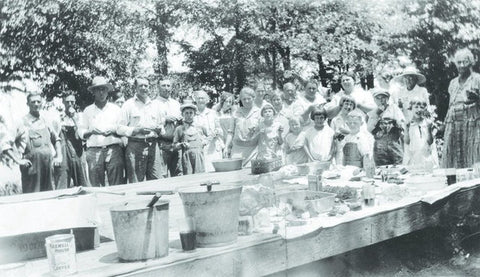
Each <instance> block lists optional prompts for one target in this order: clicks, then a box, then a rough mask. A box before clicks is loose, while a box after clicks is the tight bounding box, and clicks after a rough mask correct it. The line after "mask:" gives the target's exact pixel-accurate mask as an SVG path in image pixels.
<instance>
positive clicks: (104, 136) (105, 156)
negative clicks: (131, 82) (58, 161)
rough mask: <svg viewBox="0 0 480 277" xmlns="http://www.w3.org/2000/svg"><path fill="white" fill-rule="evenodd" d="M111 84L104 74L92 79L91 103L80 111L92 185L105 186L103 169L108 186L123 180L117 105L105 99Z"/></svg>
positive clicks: (79, 130)
mask: <svg viewBox="0 0 480 277" xmlns="http://www.w3.org/2000/svg"><path fill="white" fill-rule="evenodd" d="M112 90H113V86H112V85H111V84H110V83H109V82H108V81H107V79H105V78H104V77H101V76H97V77H95V78H93V81H92V85H91V86H89V87H88V91H90V92H91V93H93V94H94V97H95V99H94V103H93V104H91V105H90V106H88V107H86V108H85V110H84V111H83V116H82V119H81V120H80V125H79V127H78V135H79V136H80V138H82V139H85V140H87V152H86V159H87V164H88V175H89V179H90V184H91V185H92V186H105V172H106V173H107V178H108V184H109V185H110V186H113V185H119V184H123V183H125V181H124V167H125V166H124V161H123V149H122V146H121V145H122V139H121V137H120V136H118V135H117V132H116V130H117V126H118V125H119V119H120V108H119V107H118V106H117V105H115V104H113V103H110V102H108V94H109V92H111V91H112Z"/></svg>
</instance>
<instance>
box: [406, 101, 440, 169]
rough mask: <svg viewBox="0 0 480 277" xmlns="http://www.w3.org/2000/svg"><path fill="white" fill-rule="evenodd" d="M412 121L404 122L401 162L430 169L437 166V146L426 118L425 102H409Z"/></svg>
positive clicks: (429, 122) (418, 167)
mask: <svg viewBox="0 0 480 277" xmlns="http://www.w3.org/2000/svg"><path fill="white" fill-rule="evenodd" d="M411 114H412V121H411V122H409V123H407V124H406V132H405V137H404V140H405V151H404V153H405V155H404V158H403V162H404V164H405V165H407V166H409V167H410V168H416V169H420V170H425V171H431V170H432V169H433V168H436V167H438V155H437V147H436V145H435V142H434V140H433V134H432V130H433V127H432V126H433V125H432V122H431V121H430V120H429V119H428V112H427V103H426V102H425V101H422V100H419V99H415V100H413V101H412V102H411Z"/></svg>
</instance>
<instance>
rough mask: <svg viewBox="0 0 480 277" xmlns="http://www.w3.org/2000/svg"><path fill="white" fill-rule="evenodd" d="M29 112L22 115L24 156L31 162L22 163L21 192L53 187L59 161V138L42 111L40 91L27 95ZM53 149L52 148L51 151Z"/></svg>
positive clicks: (60, 160)
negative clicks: (24, 141)
mask: <svg viewBox="0 0 480 277" xmlns="http://www.w3.org/2000/svg"><path fill="white" fill-rule="evenodd" d="M27 104H28V107H29V113H28V114H27V115H26V116H24V117H23V126H24V128H25V132H26V134H27V143H26V147H25V152H24V158H25V159H27V160H29V161H30V162H31V165H29V166H28V165H27V166H22V167H21V168H20V169H21V172H22V189H23V193H30V192H39V191H47V190H53V189H55V184H54V178H53V169H54V167H55V168H57V167H59V166H60V165H61V163H62V150H61V149H62V146H61V143H60V138H59V137H58V136H57V133H56V132H55V131H54V129H53V126H52V124H51V122H50V121H49V120H47V118H46V117H45V116H44V115H42V114H41V112H40V111H41V109H42V105H43V99H42V96H41V95H40V94H35V93H30V94H29V95H28V96H27ZM54 149H55V150H54Z"/></svg>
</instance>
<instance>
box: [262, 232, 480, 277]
mask: <svg viewBox="0 0 480 277" xmlns="http://www.w3.org/2000/svg"><path fill="white" fill-rule="evenodd" d="M447 237H448V234H447V233H446V231H445V230H443V229H441V228H427V229H424V230H421V231H417V232H414V233H411V234H408V235H405V236H401V237H398V238H395V239H391V240H388V241H385V242H382V243H377V244H375V245H371V246H369V247H365V248H361V249H356V250H353V251H350V252H347V253H345V254H342V255H338V256H334V257H331V258H328V259H324V260H321V261H318V262H314V263H310V264H307V265H304V266H301V267H297V268H293V269H291V270H288V271H286V272H281V273H277V274H274V275H271V277H279V276H289V277H291V276H302V277H303V276H342V277H344V276H365V277H367V276H368V277H377V276H395V277H397V276H398V277H400V276H415V277H417V276H420V277H427V276H428V277H430V276H480V236H476V237H472V238H471V239H469V241H468V242H465V249H466V250H468V252H469V253H470V255H469V257H468V258H467V259H466V260H463V261H462V262H461V263H460V264H459V263H458V259H457V258H458V257H457V256H454V255H453V249H452V247H451V245H449V244H448V240H447V239H446V238H447ZM454 261H455V262H454Z"/></svg>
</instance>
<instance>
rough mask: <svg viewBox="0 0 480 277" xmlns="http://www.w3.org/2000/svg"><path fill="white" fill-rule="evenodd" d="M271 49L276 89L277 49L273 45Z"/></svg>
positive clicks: (275, 86) (274, 86)
mask: <svg viewBox="0 0 480 277" xmlns="http://www.w3.org/2000/svg"><path fill="white" fill-rule="evenodd" d="M270 49H271V51H272V70H273V74H272V77H273V89H274V90H275V89H277V51H276V50H275V46H273V45H272V47H270Z"/></svg>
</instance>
